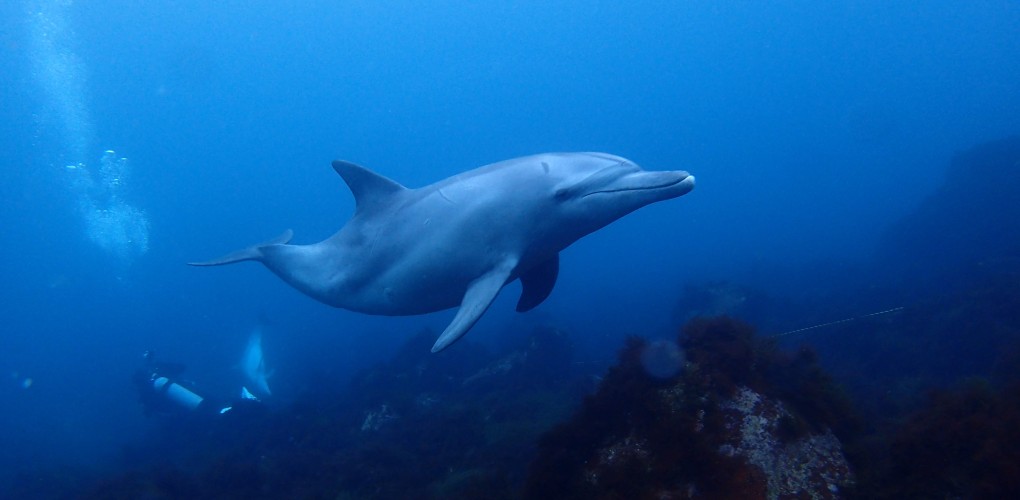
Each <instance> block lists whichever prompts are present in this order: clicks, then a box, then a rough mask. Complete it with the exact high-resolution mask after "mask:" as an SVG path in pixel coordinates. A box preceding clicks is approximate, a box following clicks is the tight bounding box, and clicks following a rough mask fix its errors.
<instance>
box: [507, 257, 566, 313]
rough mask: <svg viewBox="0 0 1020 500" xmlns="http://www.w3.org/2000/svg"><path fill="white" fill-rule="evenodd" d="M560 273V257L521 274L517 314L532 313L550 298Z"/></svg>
mask: <svg viewBox="0 0 1020 500" xmlns="http://www.w3.org/2000/svg"><path fill="white" fill-rule="evenodd" d="M559 273H560V255H559V254H556V255H553V256H552V258H551V259H549V260H547V261H545V262H543V263H541V264H539V265H537V266H535V267H533V268H531V269H528V270H527V271H526V272H524V273H522V274H521V286H522V287H523V288H524V290H523V291H522V292H521V298H520V300H518V301H517V312H525V311H530V310H531V309H533V308H534V307H535V306H537V305H539V304H541V303H542V301H544V300H545V299H546V297H548V296H549V293H551V292H552V289H553V287H554V286H556V276H558V275H559Z"/></svg>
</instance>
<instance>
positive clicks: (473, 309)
mask: <svg viewBox="0 0 1020 500" xmlns="http://www.w3.org/2000/svg"><path fill="white" fill-rule="evenodd" d="M516 264H517V262H516V261H513V262H508V263H506V264H504V265H502V266H499V267H497V268H496V269H493V270H492V271H489V272H488V273H487V274H485V275H483V276H482V277H480V278H478V279H476V280H474V281H472V282H471V284H470V285H468V289H467V293H465V294H464V300H462V301H461V303H460V309H459V310H458V311H457V315H456V316H454V317H453V321H452V322H450V325H449V326H447V327H446V330H444V331H443V334H442V335H440V336H439V339H438V340H436V343H435V345H433V346H432V352H439V351H442V350H443V349H446V348H447V347H449V345H450V344H452V343H454V342H456V341H457V339H459V338H461V337H463V336H464V334H465V333H467V331H468V330H470V329H471V327H472V326H475V323H476V322H478V318H481V317H482V314H484V313H485V310H486V309H488V308H489V304H492V301H493V300H495V298H496V295H498V294H499V291H500V290H501V289H502V288H503V285H505V284H506V281H507V279H509V278H510V273H511V272H512V271H513V267H514V266H515V265H516Z"/></svg>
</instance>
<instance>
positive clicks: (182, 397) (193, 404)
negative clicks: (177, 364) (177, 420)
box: [152, 377, 202, 410]
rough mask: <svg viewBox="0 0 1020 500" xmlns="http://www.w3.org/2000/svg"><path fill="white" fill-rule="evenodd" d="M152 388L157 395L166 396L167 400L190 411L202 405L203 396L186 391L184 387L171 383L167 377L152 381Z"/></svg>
mask: <svg viewBox="0 0 1020 500" xmlns="http://www.w3.org/2000/svg"><path fill="white" fill-rule="evenodd" d="M152 387H153V388H154V389H156V393H157V394H165V395H166V398H167V399H168V400H170V401H173V402H174V403H177V404H179V405H181V406H183V407H185V408H187V409H189V410H194V409H195V408H198V405H200V404H202V396H199V395H198V394H195V393H194V392H191V391H189V390H188V389H185V388H184V386H182V385H181V384H178V383H176V382H173V381H171V380H170V379H168V378H166V377H157V378H155V379H153V381H152Z"/></svg>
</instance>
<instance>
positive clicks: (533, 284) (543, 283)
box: [191, 153, 694, 352]
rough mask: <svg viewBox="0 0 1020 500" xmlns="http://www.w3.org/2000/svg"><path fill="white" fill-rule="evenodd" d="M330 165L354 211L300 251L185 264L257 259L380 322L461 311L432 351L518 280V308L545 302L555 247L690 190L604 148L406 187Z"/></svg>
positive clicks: (688, 182) (245, 253)
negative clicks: (337, 227) (380, 318)
mask: <svg viewBox="0 0 1020 500" xmlns="http://www.w3.org/2000/svg"><path fill="white" fill-rule="evenodd" d="M333 169H334V170H336V172H337V173H338V174H340V177H342V178H343V180H344V181H346V182H347V185H348V186H349V187H350V189H351V192H352V193H353V194H354V201H355V203H356V207H355V210H354V216H353V217H352V218H351V219H350V221H348V222H347V224H346V225H345V226H344V227H343V228H341V229H340V231H338V232H337V233H336V234H334V235H333V236H331V237H329V238H328V239H326V240H323V241H320V242H319V243H315V244H311V245H288V244H287V243H288V242H289V241H290V239H291V237H292V236H293V233H292V232H291V231H290V230H287V231H286V232H284V233H283V234H282V235H281V236H279V237H278V238H276V239H274V240H271V241H267V242H265V243H262V244H258V245H254V246H251V247H248V248H245V249H242V250H238V251H236V252H233V253H230V254H228V255H225V256H223V257H221V258H219V259H216V260H211V261H207V262H196V263H191V265H195V266H218V265H222V264H231V263H234V262H241V261H245V260H256V261H259V262H262V263H263V264H264V265H265V266H266V267H267V268H269V270H271V271H272V272H274V273H276V275H277V276H279V277H280V278H282V279H283V280H284V281H286V282H287V283H288V284H290V285H291V286H293V287H294V288H297V289H298V290H300V291H302V292H304V293H305V294H307V295H309V296H311V297H313V298H315V299H317V300H319V301H321V302H324V303H326V304H329V305H331V306H333V307H340V308H344V309H349V310H352V311H358V312H362V313H368V314H382V315H389V316H398V315H413V314H424V313H429V312H434V311H440V310H443V309H449V308H451V307H456V306H458V305H459V306H460V309H459V310H458V311H457V314H456V315H455V316H454V318H453V321H452V322H451V323H450V325H449V326H447V327H446V330H444V331H443V333H442V334H441V335H440V336H439V339H438V340H437V341H436V343H435V345H434V346H433V347H432V352H438V351H441V350H443V349H445V348H446V347H448V346H449V345H450V344H452V343H453V342H454V341H456V340H457V339H459V338H460V337H461V336H463V335H464V334H465V333H467V331H468V330H469V329H470V328H471V327H472V326H473V325H474V324H475V322H477V321H478V318H479V317H481V315H482V314H483V313H484V312H485V310H486V309H488V307H489V305H490V304H491V303H492V301H493V299H495V298H496V295H497V294H498V293H499V291H500V290H501V289H502V288H503V286H504V285H506V284H507V283H510V282H511V281H513V280H515V279H520V280H521V284H522V285H523V293H522V294H521V297H520V300H519V301H518V302H517V310H518V311H520V312H524V311H527V310H530V309H532V308H534V307H535V306H537V305H539V304H540V303H542V301H544V300H545V299H546V297H548V296H549V293H550V292H551V291H552V289H553V285H554V284H555V283H556V276H557V274H558V272H559V252H560V251H561V250H563V249H564V248H566V247H568V246H570V245H571V244H572V243H574V242H575V241H577V240H578V239H580V238H581V237H582V236H585V235H587V234H589V233H591V232H594V231H596V230H598V229H601V228H602V227H605V226H606V225H607V224H609V223H610V222H613V221H614V220H616V219H619V218H620V217H623V216H624V215H627V214H628V213H630V212H633V211H634V210H637V209H638V208H641V207H643V206H645V205H648V204H651V203H655V202H657V201H662V200H666V199H670V198H676V197H678V196H681V195H683V194H686V193H688V192H690V190H691V189H693V188H694V176H692V175H689V174H688V173H687V172H684V171H681V170H675V171H659V172H648V171H644V170H642V169H641V168H640V167H638V166H637V165H636V164H634V163H632V162H631V161H629V160H627V159H625V158H621V157H619V156H613V155H609V154H605V153H546V154H540V155H535V156H527V157H523V158H516V159H512V160H506V161H502V162H499V163H493V164H491V165H486V166H483V167H479V168H477V169H474V170H470V171H467V172H463V173H461V174H458V175H455V176H453V177H449V178H447V179H444V180H441V181H439V182H437V183H435V184H431V185H429V186H425V187H422V188H417V189H408V188H405V187H404V186H401V185H400V184H398V183H396V182H394V181H392V180H390V179H388V178H386V177H383V176H381V175H379V174H377V173H375V172H372V171H371V170H368V169H366V168H364V167H361V166H359V165H355V164H354V163H350V162H346V161H339V160H338V161H334V162H333Z"/></svg>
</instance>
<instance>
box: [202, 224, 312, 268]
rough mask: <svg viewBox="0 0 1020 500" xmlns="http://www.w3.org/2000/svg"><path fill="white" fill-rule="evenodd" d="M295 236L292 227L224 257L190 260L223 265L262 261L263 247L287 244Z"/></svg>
mask: <svg viewBox="0 0 1020 500" xmlns="http://www.w3.org/2000/svg"><path fill="white" fill-rule="evenodd" d="M293 237H294V231H291V230H290V229H288V230H286V231H284V232H283V234H281V235H279V236H277V237H276V238H273V239H271V240H269V241H264V242H262V243H259V244H257V245H252V246H250V247H248V248H242V249H241V250H238V251H236V252H230V253H228V254H226V255H224V256H223V257H220V258H218V259H213V260H207V261H205V262H188V265H189V266H222V265H223V264H233V263H234V262H242V261H246V260H257V261H261V260H262V259H263V257H264V254H263V252H262V249H263V248H265V247H269V246H273V245H286V244H287V243H288V242H290V239H291V238H293Z"/></svg>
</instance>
